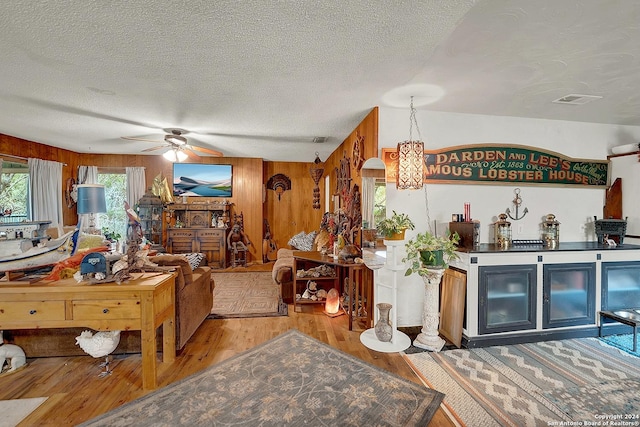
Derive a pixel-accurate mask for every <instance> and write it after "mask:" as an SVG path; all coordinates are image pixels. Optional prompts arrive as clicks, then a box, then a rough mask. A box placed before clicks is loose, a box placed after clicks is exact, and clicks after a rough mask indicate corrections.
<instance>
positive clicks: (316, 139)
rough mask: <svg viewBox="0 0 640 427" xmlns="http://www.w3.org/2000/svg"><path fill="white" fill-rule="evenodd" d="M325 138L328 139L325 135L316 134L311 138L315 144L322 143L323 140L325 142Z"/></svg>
mask: <svg viewBox="0 0 640 427" xmlns="http://www.w3.org/2000/svg"><path fill="white" fill-rule="evenodd" d="M327 139H329V138H328V137H326V136H316V137H315V138H313V142H315V143H316V144H324V143H325V142H327Z"/></svg>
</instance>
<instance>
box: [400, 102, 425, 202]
mask: <svg viewBox="0 0 640 427" xmlns="http://www.w3.org/2000/svg"><path fill="white" fill-rule="evenodd" d="M410 108H411V109H410V112H409V139H408V140H407V141H404V142H399V143H398V149H397V156H398V171H397V174H396V188H397V189H398V190H419V189H421V188H422V180H423V174H424V142H422V137H421V136H420V128H419V127H418V121H417V120H416V109H415V108H414V107H413V96H412V97H411V107H410ZM414 125H415V127H416V130H417V131H418V139H417V140H414V139H413V126H414Z"/></svg>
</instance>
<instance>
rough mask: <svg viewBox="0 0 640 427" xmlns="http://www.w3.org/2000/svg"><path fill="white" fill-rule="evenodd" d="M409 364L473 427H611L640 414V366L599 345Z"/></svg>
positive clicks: (514, 349)
mask: <svg viewBox="0 0 640 427" xmlns="http://www.w3.org/2000/svg"><path fill="white" fill-rule="evenodd" d="M404 357H405V359H406V360H407V361H408V362H409V364H410V365H412V367H413V369H414V370H415V371H416V373H418V375H420V376H421V377H422V378H423V379H424V381H425V383H426V384H428V385H429V386H430V387H432V388H434V389H436V390H439V391H441V392H443V393H445V394H446V397H445V399H444V402H443V404H444V405H445V406H447V407H448V408H449V409H450V410H451V412H453V413H454V414H455V415H457V417H458V419H459V420H460V421H461V422H462V423H464V424H466V425H467V426H473V427H477V426H549V425H604V424H597V423H598V422H599V421H603V420H604V418H603V417H605V416H607V415H620V416H624V414H640V395H639V394H638V390H639V389H640V359H639V358H637V357H635V356H632V355H629V354H627V353H625V352H623V351H620V350H618V349H617V348H614V347H611V346H609V345H607V344H605V343H603V342H602V341H600V340H598V339H597V338H581V339H571V340H562V341H547V342H540V343H532V344H518V345H506V346H496V347H486V348H479V349H471V350H467V349H456V350H448V351H444V352H440V353H416V354H410V355H405V356H404ZM628 421H629V420H628ZM630 421H634V422H637V421H638V420H637V419H635V420H630ZM587 422H590V423H592V424H588V423H587ZM562 423H566V424H562Z"/></svg>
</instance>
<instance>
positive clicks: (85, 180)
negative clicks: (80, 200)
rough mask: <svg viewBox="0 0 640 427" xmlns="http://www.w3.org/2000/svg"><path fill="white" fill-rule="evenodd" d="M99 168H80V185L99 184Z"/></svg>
mask: <svg viewBox="0 0 640 427" xmlns="http://www.w3.org/2000/svg"><path fill="white" fill-rule="evenodd" d="M97 183H98V167H97V166H78V184H97Z"/></svg>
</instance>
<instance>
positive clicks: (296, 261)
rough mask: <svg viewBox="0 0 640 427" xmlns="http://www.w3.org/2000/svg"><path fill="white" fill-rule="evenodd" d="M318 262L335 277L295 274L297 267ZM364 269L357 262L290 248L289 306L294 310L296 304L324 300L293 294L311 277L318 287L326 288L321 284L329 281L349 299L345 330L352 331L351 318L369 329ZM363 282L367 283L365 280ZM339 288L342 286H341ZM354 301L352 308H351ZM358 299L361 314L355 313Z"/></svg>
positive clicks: (368, 293) (369, 305)
mask: <svg viewBox="0 0 640 427" xmlns="http://www.w3.org/2000/svg"><path fill="white" fill-rule="evenodd" d="M319 265H328V266H331V267H333V268H334V270H335V273H336V274H335V276H327V277H299V276H298V270H300V269H309V268H312V267H316V266H319ZM364 270H366V266H365V265H364V264H357V263H345V262H341V261H340V260H339V259H337V258H335V259H334V258H333V257H331V256H329V255H322V254H321V253H320V252H317V251H308V252H307V251H293V284H292V286H293V301H294V302H293V309H294V311H298V310H299V308H298V305H302V304H318V303H322V304H324V303H325V300H322V301H313V300H305V299H303V298H300V299H298V298H296V294H300V293H302V291H303V287H305V288H306V283H307V281H309V280H311V281H314V282H316V283H317V284H318V286H319V287H321V288H323V289H325V290H329V289H330V288H328V287H325V286H324V284H325V283H326V284H329V285H330V286H331V287H333V288H336V289H337V290H338V292H340V291H341V290H342V291H343V292H344V293H346V294H347V296H348V298H349V304H348V306H347V308H346V311H347V315H348V316H349V330H350V331H351V330H353V322H354V320H362V321H364V323H365V327H366V328H369V327H370V326H371V323H372V315H371V311H372V290H371V283H369V282H367V281H366V280H365V277H364V274H363V272H364ZM345 280H347V281H348V286H349V287H348V289H345V286H344V282H345ZM365 282H367V283H365ZM341 288H342V289H341ZM354 302H355V307H354ZM360 302H362V309H364V310H363V313H362V314H360V313H359V311H360V310H359V304H360Z"/></svg>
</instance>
